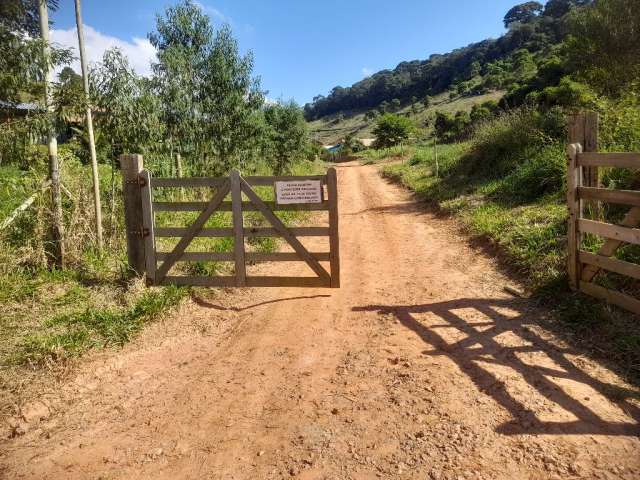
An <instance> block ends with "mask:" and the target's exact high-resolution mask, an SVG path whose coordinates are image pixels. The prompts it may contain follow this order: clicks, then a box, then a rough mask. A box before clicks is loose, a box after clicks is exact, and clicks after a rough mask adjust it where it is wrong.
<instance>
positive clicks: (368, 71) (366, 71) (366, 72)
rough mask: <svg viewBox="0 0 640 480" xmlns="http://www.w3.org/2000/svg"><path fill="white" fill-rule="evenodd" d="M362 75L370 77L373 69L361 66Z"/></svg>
mask: <svg viewBox="0 0 640 480" xmlns="http://www.w3.org/2000/svg"><path fill="white" fill-rule="evenodd" d="M362 75H364V76H365V77H370V76H371V75H373V70H371V69H370V68H367V67H362Z"/></svg>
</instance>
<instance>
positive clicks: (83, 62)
mask: <svg viewBox="0 0 640 480" xmlns="http://www.w3.org/2000/svg"><path fill="white" fill-rule="evenodd" d="M75 5H76V28H77V30H78V46H79V50H80V68H81V70H82V85H83V88H84V97H85V102H86V103H87V108H86V112H85V115H86V121H87V135H88V136H89V153H90V154H91V175H92V177H93V207H94V216H95V223H96V239H97V241H98V242H97V243H98V252H100V253H102V246H103V241H102V205H101V204H100V176H99V173H98V157H97V156H96V142H95V138H94V135H93V118H92V115H91V106H90V105H89V74H88V73H87V58H86V57H87V56H86V54H85V49H84V29H83V25H82V14H81V12H80V0H75Z"/></svg>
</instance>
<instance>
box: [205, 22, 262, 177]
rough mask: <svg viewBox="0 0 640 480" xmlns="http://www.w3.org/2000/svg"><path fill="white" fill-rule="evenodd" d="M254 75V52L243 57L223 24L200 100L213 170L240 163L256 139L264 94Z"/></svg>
mask: <svg viewBox="0 0 640 480" xmlns="http://www.w3.org/2000/svg"><path fill="white" fill-rule="evenodd" d="M252 74H253V55H252V53H251V52H249V53H247V54H246V55H244V56H240V54H239V52H238V44H237V42H236V40H235V39H234V38H233V35H232V33H231V29H230V28H229V26H227V25H225V26H223V27H222V28H221V29H220V30H218V31H217V32H216V37H215V40H214V42H213V45H212V50H211V53H210V55H209V57H208V59H207V69H206V75H205V77H204V88H203V91H204V95H203V101H202V102H201V103H200V105H201V108H202V114H203V117H204V119H206V121H205V122H204V127H205V128H204V130H205V135H207V138H208V139H209V141H210V142H211V145H212V147H213V148H212V150H213V154H214V155H215V157H216V163H215V164H210V165H209V171H210V172H211V173H214V174H220V173H226V172H227V171H228V170H229V169H231V168H232V167H235V166H240V165H241V153H242V152H243V151H246V150H247V149H249V148H251V146H252V143H253V142H254V141H255V139H256V134H257V130H256V122H255V114H256V112H257V111H258V110H259V109H260V108H261V107H262V105H263V104H264V94H263V92H262V90H261V89H260V80H259V79H258V78H254V77H253V76H252Z"/></svg>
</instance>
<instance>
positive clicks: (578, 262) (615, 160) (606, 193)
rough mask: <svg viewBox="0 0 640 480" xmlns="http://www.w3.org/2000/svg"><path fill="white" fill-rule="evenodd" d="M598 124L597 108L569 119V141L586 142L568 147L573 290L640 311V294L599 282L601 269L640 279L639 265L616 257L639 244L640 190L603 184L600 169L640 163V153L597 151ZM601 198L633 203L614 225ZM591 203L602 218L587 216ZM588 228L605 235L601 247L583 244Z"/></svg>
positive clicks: (604, 201) (634, 167)
mask: <svg viewBox="0 0 640 480" xmlns="http://www.w3.org/2000/svg"><path fill="white" fill-rule="evenodd" d="M597 125H598V122H597V116H596V115H595V114H587V115H578V116H575V117H573V118H572V119H571V121H570V123H569V140H570V142H571V140H576V139H580V138H581V139H582V140H583V142H584V143H582V142H571V143H570V144H569V147H568V151H567V153H568V174H567V204H568V207H569V226H568V233H567V241H568V273H569V282H570V285H571V287H572V288H573V289H574V290H580V291H582V292H584V293H586V294H588V295H591V296H593V297H596V298H599V299H601V300H605V301H607V302H609V303H611V304H614V305H617V306H619V307H622V308H624V309H626V310H630V311H632V312H634V313H636V314H640V300H638V299H636V298H634V297H632V296H630V295H627V294H625V293H621V292H618V291H614V290H610V289H608V288H605V287H603V286H601V285H598V284H596V283H594V278H595V277H596V275H597V274H598V272H599V271H600V270H605V271H608V272H614V273H617V274H620V275H623V276H627V277H630V278H633V279H637V280H640V265H637V264H634V263H630V262H626V261H623V260H619V259H616V258H614V255H615V253H616V251H617V250H618V249H619V248H620V246H622V245H623V244H626V243H630V244H634V245H640V229H639V228H637V227H638V226H639V225H640V191H636V190H613V189H606V188H602V186H601V185H600V184H599V172H598V168H600V167H617V168H629V169H640V153H598V152H597V151H596V150H597ZM585 139H586V140H587V141H585ZM585 145H586V146H585ZM585 148H588V149H589V150H588V151H587V150H585ZM602 203H612V204H618V205H629V206H631V209H630V210H629V211H628V213H627V214H626V215H625V216H624V218H623V220H622V222H621V223H620V224H619V225H614V224H611V223H606V222H604V221H601V217H602V215H601V204H602ZM587 206H589V207H590V210H591V211H592V212H595V213H596V217H597V218H600V219H599V220H589V219H587V218H585V208H586V207H587ZM584 234H592V235H597V236H599V237H604V238H605V242H604V244H603V245H602V246H601V247H600V249H599V250H598V252H597V253H591V252H587V251H584V250H582V248H581V247H582V240H583V235H584Z"/></svg>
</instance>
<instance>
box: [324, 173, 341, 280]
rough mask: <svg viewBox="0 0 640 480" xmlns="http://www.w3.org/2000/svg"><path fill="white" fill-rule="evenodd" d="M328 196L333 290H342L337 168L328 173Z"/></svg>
mask: <svg viewBox="0 0 640 480" xmlns="http://www.w3.org/2000/svg"><path fill="white" fill-rule="evenodd" d="M327 195H328V196H329V198H328V200H329V263H330V266H331V288H340V240H339V238H338V235H339V234H338V232H339V229H338V177H337V174H336V169H335V168H333V167H332V168H330V169H329V170H328V171H327Z"/></svg>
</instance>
